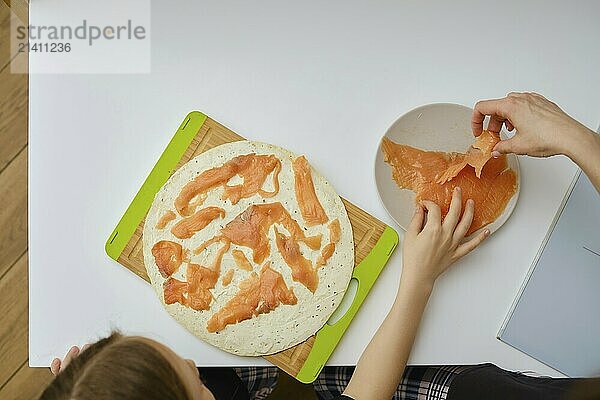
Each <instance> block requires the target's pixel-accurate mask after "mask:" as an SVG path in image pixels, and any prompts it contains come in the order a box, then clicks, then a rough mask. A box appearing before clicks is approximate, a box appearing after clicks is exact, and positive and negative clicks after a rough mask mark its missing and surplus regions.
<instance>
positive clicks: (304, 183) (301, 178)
mask: <svg viewBox="0 0 600 400" xmlns="http://www.w3.org/2000/svg"><path fill="white" fill-rule="evenodd" d="M292 168H293V170H294V189H295V190H296V199H298V206H299V207H300V212H301V213H302V218H304V222H305V223H306V225H307V226H314V225H319V224H324V223H325V222H327V221H328V218H327V214H326V213H325V210H324V209H323V206H322V205H321V203H320V202H319V198H318V197H317V194H316V192H315V186H314V184H313V180H312V169H311V168H310V165H309V164H308V161H307V160H306V158H305V157H304V156H300V157H298V158H296V159H295V160H294V161H293V162H292Z"/></svg>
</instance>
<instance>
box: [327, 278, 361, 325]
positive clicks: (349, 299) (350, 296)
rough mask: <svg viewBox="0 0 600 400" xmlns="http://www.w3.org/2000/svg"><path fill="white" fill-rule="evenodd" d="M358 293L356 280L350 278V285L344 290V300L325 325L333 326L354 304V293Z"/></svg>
mask: <svg viewBox="0 0 600 400" xmlns="http://www.w3.org/2000/svg"><path fill="white" fill-rule="evenodd" d="M357 291H358V279H356V278H352V279H350V283H349V284H348V289H346V293H345V294H344V298H343V299H342V302H341V303H340V305H339V306H338V308H336V309H335V311H334V312H333V314H331V317H329V320H328V321H327V325H335V324H336V323H337V322H338V321H339V320H340V319H342V317H343V316H344V315H346V312H347V311H348V309H349V308H350V306H351V305H352V303H353V302H354V298H355V297H356V292H357Z"/></svg>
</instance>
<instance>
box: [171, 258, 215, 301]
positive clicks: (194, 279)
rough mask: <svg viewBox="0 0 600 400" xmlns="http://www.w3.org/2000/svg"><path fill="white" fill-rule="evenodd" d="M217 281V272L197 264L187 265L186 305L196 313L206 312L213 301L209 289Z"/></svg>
mask: <svg viewBox="0 0 600 400" xmlns="http://www.w3.org/2000/svg"><path fill="white" fill-rule="evenodd" d="M218 279H219V272H217V271H214V270H212V269H209V268H206V267H203V266H201V265H198V264H191V263H190V264H188V265H187V283H188V300H187V303H186V305H187V306H188V307H190V308H191V309H194V310H196V311H202V310H208V309H209V307H210V303H211V302H212V299H213V298H212V294H211V293H210V289H212V288H214V287H215V285H216V284H217V280H218ZM165 296H166V294H165Z"/></svg>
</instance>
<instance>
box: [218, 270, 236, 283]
mask: <svg viewBox="0 0 600 400" xmlns="http://www.w3.org/2000/svg"><path fill="white" fill-rule="evenodd" d="M234 272H235V270H234V269H233V268H231V269H230V270H229V271H227V272H225V275H223V279H221V283H222V284H223V286H229V284H230V283H231V280H232V279H233V273H234Z"/></svg>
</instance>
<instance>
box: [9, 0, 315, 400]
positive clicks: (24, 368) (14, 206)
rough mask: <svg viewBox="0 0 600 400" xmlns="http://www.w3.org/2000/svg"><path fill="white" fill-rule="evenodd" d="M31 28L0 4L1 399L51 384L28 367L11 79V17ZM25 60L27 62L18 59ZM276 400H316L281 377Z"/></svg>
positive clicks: (18, 117)
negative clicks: (12, 15)
mask: <svg viewBox="0 0 600 400" xmlns="http://www.w3.org/2000/svg"><path fill="white" fill-rule="evenodd" d="M11 12H12V13H14V14H15V15H16V16H17V17H18V18H19V19H20V20H21V22H22V23H23V24H27V23H28V1H27V0H12V1H8V0H3V1H0V310H1V313H0V399H2V400H13V399H37V397H38V396H39V394H40V393H41V391H42V390H43V388H44V387H45V386H46V385H47V384H48V383H49V382H50V381H51V380H52V375H51V374H50V372H49V370H48V369H47V368H29V367H28V350H27V343H28V338H27V334H28V295H27V288H28V285H27V116H28V110H27V104H28V87H27V86H28V76H27V75H26V74H12V73H11V72H10V63H11V61H12V62H27V57H28V55H27V54H26V53H11V49H10V31H9V29H10V15H11ZM17 57H19V58H23V59H17ZM280 376H281V378H280V381H279V384H278V385H277V388H276V390H275V392H274V393H273V394H272V395H271V396H270V397H269V398H270V399H272V400H275V399H315V398H316V397H315V395H314V393H313V392H312V387H311V386H310V385H301V384H299V383H297V382H296V381H295V380H293V379H291V378H289V377H287V376H285V374H284V373H282V374H281V375H280Z"/></svg>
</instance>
